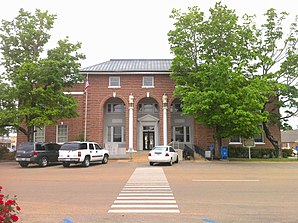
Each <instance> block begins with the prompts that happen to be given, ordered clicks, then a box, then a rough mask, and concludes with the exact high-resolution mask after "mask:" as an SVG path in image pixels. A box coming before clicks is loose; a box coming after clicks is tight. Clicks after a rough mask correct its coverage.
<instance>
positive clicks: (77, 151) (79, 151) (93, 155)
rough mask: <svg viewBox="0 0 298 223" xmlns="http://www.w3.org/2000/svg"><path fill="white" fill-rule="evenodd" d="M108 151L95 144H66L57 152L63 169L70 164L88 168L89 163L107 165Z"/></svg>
mask: <svg viewBox="0 0 298 223" xmlns="http://www.w3.org/2000/svg"><path fill="white" fill-rule="evenodd" d="M108 159H109V151H108V150H106V149H103V148H102V147H101V146H99V145H98V144H97V143H95V142H68V143H64V144H63V145H62V146H61V148H60V150H59V157H58V160H59V161H60V162H62V165H63V166H64V167H69V166H70V164H72V163H73V164H78V163H81V164H82V165H83V166H85V167H88V166H89V165H90V162H101V163H103V164H106V163H108Z"/></svg>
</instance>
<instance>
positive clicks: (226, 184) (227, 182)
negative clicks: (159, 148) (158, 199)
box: [0, 160, 298, 223]
mask: <svg viewBox="0 0 298 223" xmlns="http://www.w3.org/2000/svg"><path fill="white" fill-rule="evenodd" d="M143 168H145V169H146V170H147V169H148V170H151V169H153V170H154V169H161V170H162V171H163V172H164V175H165V177H166V180H167V182H168V184H169V185H170V188H171V191H172V193H173V196H174V198H175V201H176V202H177V203H176V204H177V206H178V210H179V213H139V214H136V213H109V210H111V207H112V205H113V204H114V203H115V201H116V200H117V198H118V197H119V194H120V193H121V191H122V190H123V188H124V187H125V185H127V184H128V182H129V179H130V177H131V176H132V175H133V174H134V171H135V170H136V169H138V170H140V171H139V172H141V173H142V170H143ZM140 179H142V178H140ZM0 185H2V186H3V187H4V190H3V191H2V192H3V193H4V194H10V195H14V194H15V195H17V197H18V203H19V205H20V206H21V208H22V214H21V215H20V222H24V223H37V222H40V223H42V222H45V223H52V222H63V219H69V220H71V221H72V222H73V223H79V222H148V223H149V222H163V223H167V222H211V223H231V222H235V223H236V222H237V223H242V222H243V223H248V222H287V223H290V222H293V223H294V222H298V215H297V207H298V194H297V187H298V163H297V162H290V163H244V162H243V163H242V162H229V161H213V162H207V161H205V162H194V161H181V162H179V164H174V165H173V166H171V167H170V166H165V165H158V166H152V167H150V166H149V164H148V163H147V162H145V161H142V160H141V161H135V162H134V161H132V162H130V161H129V160H111V161H109V163H108V164H107V165H101V164H94V165H92V166H90V167H88V168H83V167H80V166H71V167H70V168H63V167H62V165H51V166H49V167H46V168H39V167H37V166H29V168H21V167H20V166H19V165H18V164H17V163H15V162H0Z"/></svg>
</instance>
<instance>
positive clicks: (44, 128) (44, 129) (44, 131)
mask: <svg viewBox="0 0 298 223" xmlns="http://www.w3.org/2000/svg"><path fill="white" fill-rule="evenodd" d="M42 129H43V136H42V137H43V140H42V142H45V134H46V127H45V126H43V127H42ZM34 130H36V127H35V126H34ZM34 142H40V141H36V131H34Z"/></svg>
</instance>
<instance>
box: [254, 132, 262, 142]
mask: <svg viewBox="0 0 298 223" xmlns="http://www.w3.org/2000/svg"><path fill="white" fill-rule="evenodd" d="M254 139H255V143H264V137H263V133H261V134H260V135H256V136H255V137H254Z"/></svg>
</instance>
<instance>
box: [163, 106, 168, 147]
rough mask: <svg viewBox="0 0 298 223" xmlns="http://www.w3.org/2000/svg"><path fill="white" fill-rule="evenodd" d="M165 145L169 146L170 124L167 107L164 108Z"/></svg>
mask: <svg viewBox="0 0 298 223" xmlns="http://www.w3.org/2000/svg"><path fill="white" fill-rule="evenodd" d="M162 110H163V145H164V146H166V145H168V122H167V119H168V117H167V107H166V106H163V108H162Z"/></svg>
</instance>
